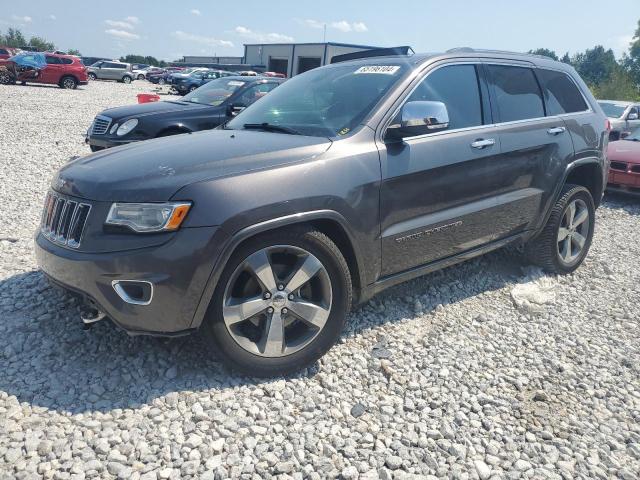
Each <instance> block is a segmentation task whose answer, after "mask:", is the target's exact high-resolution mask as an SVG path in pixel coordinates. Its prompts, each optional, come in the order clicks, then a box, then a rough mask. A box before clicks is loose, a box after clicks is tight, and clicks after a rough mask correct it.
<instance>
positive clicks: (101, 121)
mask: <svg viewBox="0 0 640 480" xmlns="http://www.w3.org/2000/svg"><path fill="white" fill-rule="evenodd" d="M110 126H111V119H110V118H109V117H104V116H102V115H98V116H97V117H96V118H95V119H94V120H93V124H92V126H91V133H92V134H93V135H104V134H105V133H107V131H108V130H109V127H110Z"/></svg>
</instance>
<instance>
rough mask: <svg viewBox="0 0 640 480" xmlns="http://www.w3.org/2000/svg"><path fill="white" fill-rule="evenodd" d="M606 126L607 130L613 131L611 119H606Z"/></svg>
mask: <svg viewBox="0 0 640 480" xmlns="http://www.w3.org/2000/svg"><path fill="white" fill-rule="evenodd" d="M604 128H605V129H606V130H607V132H610V131H611V120H609V119H608V118H607V119H606V120H605V121H604Z"/></svg>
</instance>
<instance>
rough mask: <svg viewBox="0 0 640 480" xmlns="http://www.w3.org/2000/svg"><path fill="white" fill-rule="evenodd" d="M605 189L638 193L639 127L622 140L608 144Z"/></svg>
mask: <svg viewBox="0 0 640 480" xmlns="http://www.w3.org/2000/svg"><path fill="white" fill-rule="evenodd" d="M608 157H609V161H610V162H611V165H610V167H609V183H608V184H607V190H609V191H613V192H624V193H634V194H640V129H638V130H636V131H635V132H633V133H632V134H631V135H629V136H628V137H626V138H625V139H624V140H619V141H617V142H611V143H610V144H609V150H608Z"/></svg>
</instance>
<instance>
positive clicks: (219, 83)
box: [182, 78, 246, 107]
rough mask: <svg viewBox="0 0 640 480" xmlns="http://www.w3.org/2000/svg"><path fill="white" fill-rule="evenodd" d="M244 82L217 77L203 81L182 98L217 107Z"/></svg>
mask: <svg viewBox="0 0 640 480" xmlns="http://www.w3.org/2000/svg"><path fill="white" fill-rule="evenodd" d="M245 83H246V82H243V81H242V80H229V79H228V78H218V79H216V80H211V81H210V82H208V83H205V84H204V85H203V86H202V87H200V88H198V89H196V90H194V91H193V92H191V93H189V94H188V95H185V96H184V97H183V98H182V100H184V101H186V102H192V103H201V104H203V105H211V106H214V107H217V106H218V105H221V104H222V103H223V102H224V101H225V100H226V99H227V98H229V97H230V96H231V95H233V92H235V91H236V90H237V89H238V88H240V87H243V86H244V85H245Z"/></svg>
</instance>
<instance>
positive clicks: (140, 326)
mask: <svg viewBox="0 0 640 480" xmlns="http://www.w3.org/2000/svg"><path fill="white" fill-rule="evenodd" d="M217 230H218V228H217V227H203V228H185V229H182V230H180V231H179V232H178V234H177V235H175V236H174V237H173V238H172V239H171V240H170V241H168V242H167V243H165V244H163V245H160V246H155V247H149V248H142V249H136V250H126V251H120V252H109V253H86V252H79V251H75V250H71V249H68V248H64V247H61V246H58V245H56V244H54V243H52V242H50V241H49V240H47V239H46V238H45V237H44V236H43V235H42V234H40V233H39V232H38V233H37V234H36V237H35V254H36V260H37V262H38V265H39V266H40V268H41V269H42V270H43V272H44V273H45V274H46V275H47V277H49V278H50V279H52V280H53V282H54V283H56V284H58V285H59V286H62V287H64V288H65V289H68V290H71V291H72V292H75V293H77V294H80V295H82V296H83V297H86V298H88V299H90V300H91V301H92V302H93V303H95V304H96V305H97V307H98V308H99V309H100V310H101V311H103V312H104V313H105V314H106V315H107V316H109V317H110V318H111V319H112V320H113V321H114V322H115V323H116V324H117V325H119V326H120V327H122V328H123V329H125V330H126V331H128V332H129V333H132V334H151V335H177V334H181V333H185V332H188V331H190V329H191V328H192V325H194V316H195V313H196V310H197V308H198V305H199V302H200V299H201V297H202V293H203V291H204V288H205V285H206V284H207V281H208V279H209V276H210V274H211V271H212V269H213V265H214V262H215V260H216V258H217V255H218V246H217V245H218V243H217V242H216V241H215V240H213V237H214V236H215V233H216V231H217ZM123 280H131V281H136V282H148V283H150V284H152V286H153V293H152V296H151V299H150V301H149V303H148V304H134V303H131V302H128V301H126V299H125V298H123V297H122V296H121V295H120V294H118V292H117V291H116V288H115V286H114V281H115V283H116V285H117V282H118V281H123ZM198 324H199V322H198Z"/></svg>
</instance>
